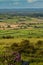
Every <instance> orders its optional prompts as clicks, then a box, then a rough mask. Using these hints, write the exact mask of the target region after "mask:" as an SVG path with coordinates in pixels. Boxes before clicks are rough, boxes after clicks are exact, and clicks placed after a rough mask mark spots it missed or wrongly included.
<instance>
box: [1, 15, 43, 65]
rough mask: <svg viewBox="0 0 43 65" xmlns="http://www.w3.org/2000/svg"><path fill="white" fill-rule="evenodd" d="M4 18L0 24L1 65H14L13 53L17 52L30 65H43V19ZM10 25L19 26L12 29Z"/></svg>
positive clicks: (26, 17) (25, 17)
mask: <svg viewBox="0 0 43 65" xmlns="http://www.w3.org/2000/svg"><path fill="white" fill-rule="evenodd" d="M0 18H1V16H0ZM2 18H5V19H4V20H3V21H1V22H0V65H8V64H9V63H10V62H12V65H14V62H13V61H12V60H13V55H12V53H13V52H15V51H16V52H20V54H21V60H23V61H28V62H29V63H30V65H43V19H38V18H33V17H28V16H24V17H23V16H21V17H20V16H13V17H12V16H11V17H10V16H9V17H8V16H7V15H6V16H5V17H4V16H2ZM39 21H40V22H39ZM34 22H35V23H34ZM2 23H3V24H4V23H6V24H7V27H5V25H2ZM8 24H9V25H11V24H17V25H18V24H19V26H18V28H13V29H12V28H11V27H10V26H9V25H8ZM20 25H21V26H20ZM6 58H7V60H6ZM15 65H20V64H19V63H18V64H15Z"/></svg>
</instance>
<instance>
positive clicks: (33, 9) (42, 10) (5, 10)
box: [0, 8, 43, 13]
mask: <svg viewBox="0 0 43 65" xmlns="http://www.w3.org/2000/svg"><path fill="white" fill-rule="evenodd" d="M9 12H10V13H12V12H13V13H14V12H20V13H21V12H22V13H23V12H24V13H25V12H40V13H41V12H43V8H24V9H23V8H21V9H20V8H19V9H0V13H9Z"/></svg>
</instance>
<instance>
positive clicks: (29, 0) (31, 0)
mask: <svg viewBox="0 0 43 65" xmlns="http://www.w3.org/2000/svg"><path fill="white" fill-rule="evenodd" d="M27 1H28V2H29V3H33V2H35V1H37V0H27Z"/></svg>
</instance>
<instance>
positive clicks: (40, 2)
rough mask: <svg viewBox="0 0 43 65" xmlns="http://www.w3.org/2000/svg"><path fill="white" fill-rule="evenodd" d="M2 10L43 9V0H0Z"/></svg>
mask: <svg viewBox="0 0 43 65" xmlns="http://www.w3.org/2000/svg"><path fill="white" fill-rule="evenodd" d="M1 8H43V0H0V9H1Z"/></svg>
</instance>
